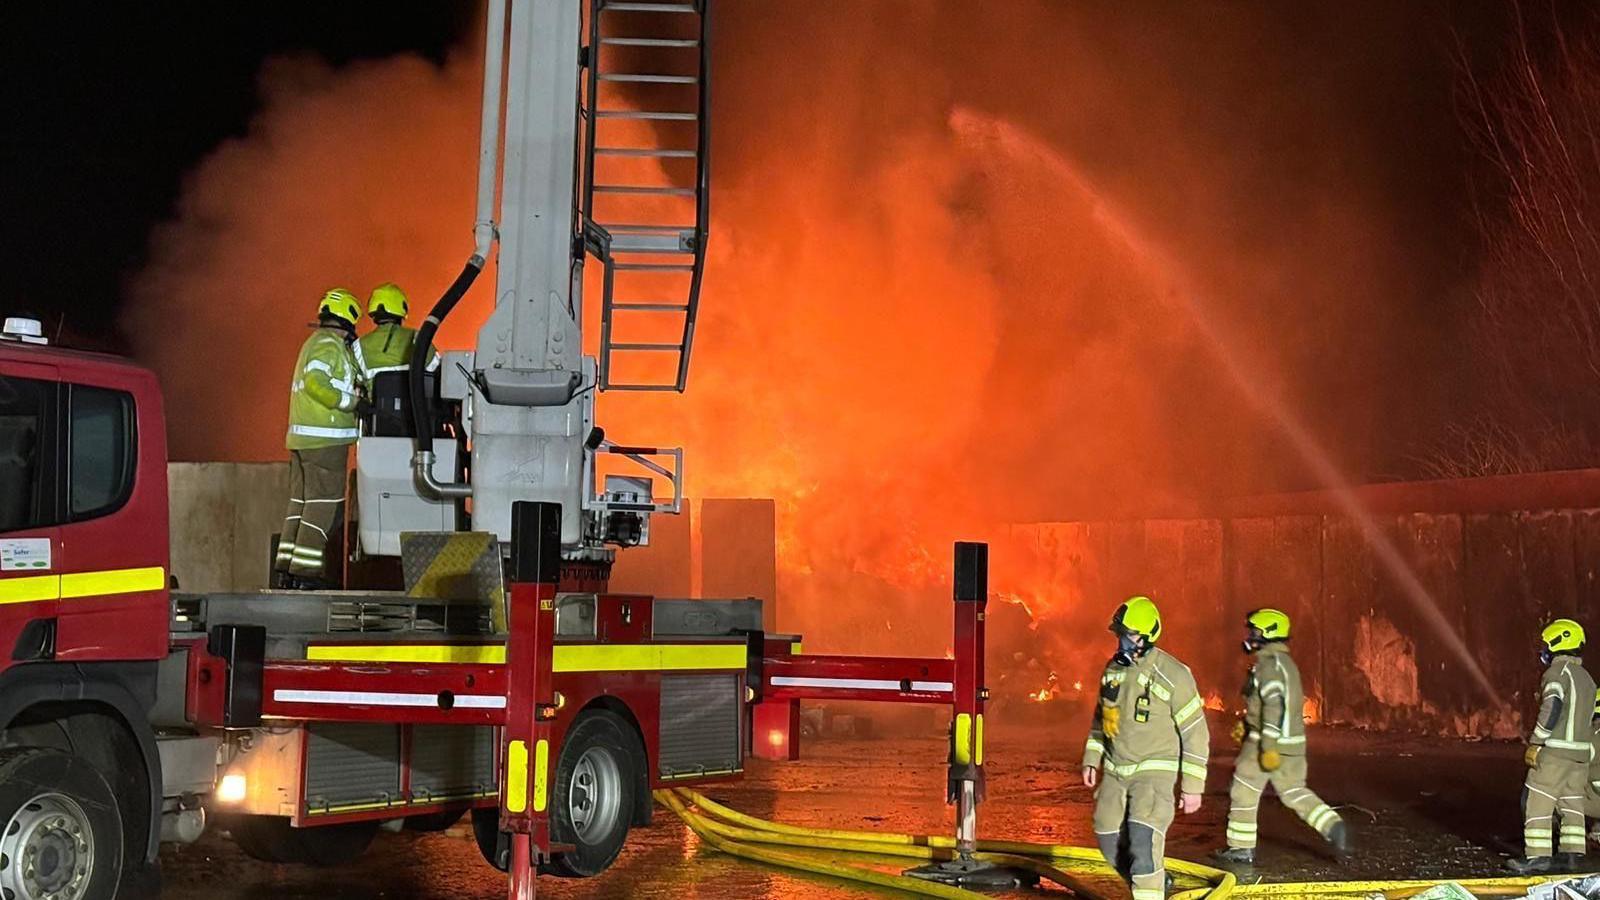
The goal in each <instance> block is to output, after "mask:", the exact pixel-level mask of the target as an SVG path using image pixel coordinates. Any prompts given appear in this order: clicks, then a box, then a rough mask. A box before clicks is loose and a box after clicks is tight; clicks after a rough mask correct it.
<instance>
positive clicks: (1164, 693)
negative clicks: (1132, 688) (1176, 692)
mask: <svg viewBox="0 0 1600 900" xmlns="http://www.w3.org/2000/svg"><path fill="white" fill-rule="evenodd" d="M1150 693H1152V694H1155V695H1156V696H1157V697H1159V698H1161V702H1162V703H1171V702H1172V692H1171V691H1169V690H1167V689H1166V688H1164V687H1162V686H1161V685H1159V684H1152V685H1150Z"/></svg>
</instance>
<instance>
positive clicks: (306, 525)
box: [300, 520, 328, 540]
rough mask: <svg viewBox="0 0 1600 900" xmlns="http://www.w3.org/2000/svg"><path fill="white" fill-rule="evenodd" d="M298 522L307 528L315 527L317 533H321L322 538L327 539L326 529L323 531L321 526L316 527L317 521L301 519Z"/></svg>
mask: <svg viewBox="0 0 1600 900" xmlns="http://www.w3.org/2000/svg"><path fill="white" fill-rule="evenodd" d="M300 524H301V525H304V526H305V527H307V528H316V529H317V534H320V535H322V539H323V540H327V539H328V533H327V532H326V531H323V530H322V529H321V528H318V527H317V523H315V522H306V521H303V520H302V521H301V522H300Z"/></svg>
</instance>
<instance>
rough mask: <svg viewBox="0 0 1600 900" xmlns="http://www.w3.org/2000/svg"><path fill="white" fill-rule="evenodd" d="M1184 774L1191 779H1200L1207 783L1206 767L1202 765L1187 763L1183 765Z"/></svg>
mask: <svg viewBox="0 0 1600 900" xmlns="http://www.w3.org/2000/svg"><path fill="white" fill-rule="evenodd" d="M1183 774H1185V775H1187V776H1189V777H1190V778H1198V779H1200V780H1201V781H1205V780H1206V767H1205V766H1202V765H1200V764H1199V763H1192V762H1186V763H1184V764H1183Z"/></svg>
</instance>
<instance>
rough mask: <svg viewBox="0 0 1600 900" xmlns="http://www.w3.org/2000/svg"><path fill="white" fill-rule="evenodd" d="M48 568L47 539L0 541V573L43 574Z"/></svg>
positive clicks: (48, 544) (48, 549)
mask: <svg viewBox="0 0 1600 900" xmlns="http://www.w3.org/2000/svg"><path fill="white" fill-rule="evenodd" d="M49 568H50V539H49V538H12V539H10V540H0V572H43V571H46V570H48V569H49Z"/></svg>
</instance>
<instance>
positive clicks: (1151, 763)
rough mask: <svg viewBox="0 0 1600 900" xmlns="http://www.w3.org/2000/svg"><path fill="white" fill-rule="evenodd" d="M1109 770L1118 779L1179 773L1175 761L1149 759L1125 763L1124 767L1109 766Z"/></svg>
mask: <svg viewBox="0 0 1600 900" xmlns="http://www.w3.org/2000/svg"><path fill="white" fill-rule="evenodd" d="M1106 768H1107V769H1110V770H1111V774H1113V775H1115V776H1117V777H1118V778H1131V777H1133V776H1134V775H1139V774H1141V773H1144V772H1172V773H1174V774H1176V773H1177V771H1178V761H1177V760H1175V759H1147V760H1145V761H1144V762H1141V763H1125V764H1123V765H1120V766H1119V765H1115V764H1112V765H1108V766H1106Z"/></svg>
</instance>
